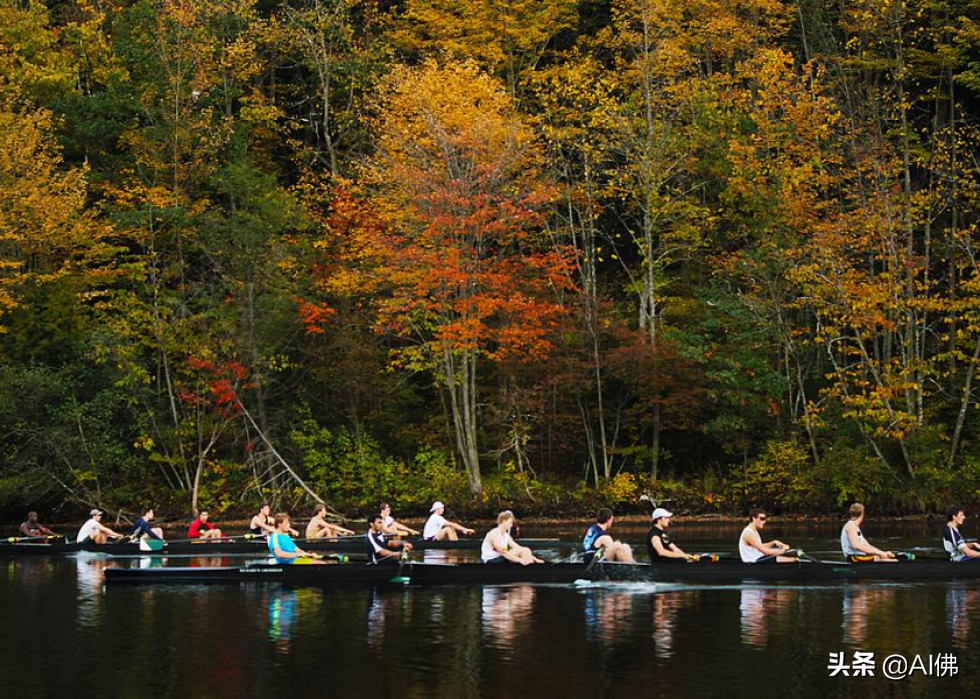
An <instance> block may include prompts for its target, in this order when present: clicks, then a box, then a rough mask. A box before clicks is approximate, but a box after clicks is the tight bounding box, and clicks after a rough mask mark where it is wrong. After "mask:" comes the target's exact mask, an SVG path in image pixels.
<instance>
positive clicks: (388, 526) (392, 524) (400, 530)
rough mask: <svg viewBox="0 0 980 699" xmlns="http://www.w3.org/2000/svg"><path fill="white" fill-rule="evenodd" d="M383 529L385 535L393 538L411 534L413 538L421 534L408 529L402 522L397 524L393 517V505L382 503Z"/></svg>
mask: <svg viewBox="0 0 980 699" xmlns="http://www.w3.org/2000/svg"><path fill="white" fill-rule="evenodd" d="M381 527H382V529H383V530H384V533H385V534H390V535H392V536H398V535H400V534H409V535H411V536H418V535H419V533H418V532H417V531H415V530H414V529H412V528H411V527H406V526H405V525H404V524H402V523H401V522H396V521H395V518H394V517H392V516H391V505H389V504H388V503H386V502H383V503H381Z"/></svg>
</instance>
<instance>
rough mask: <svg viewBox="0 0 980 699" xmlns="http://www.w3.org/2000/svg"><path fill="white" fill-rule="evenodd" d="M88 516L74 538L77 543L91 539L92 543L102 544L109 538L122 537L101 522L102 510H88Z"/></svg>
mask: <svg viewBox="0 0 980 699" xmlns="http://www.w3.org/2000/svg"><path fill="white" fill-rule="evenodd" d="M89 517H90V519H89V521H87V522H86V523H85V524H83V525H82V528H81V529H79V530H78V536H77V537H76V538H75V541H76V542H77V543H79V544H84V543H85V542H86V541H91V542H92V543H93V544H104V543H105V542H106V541H107V540H108V539H109V538H113V539H121V538H123V535H122V534H118V533H116V532H114V531H112V530H111V529H109V527H107V526H105V525H104V524H102V510H92V511H91V512H89Z"/></svg>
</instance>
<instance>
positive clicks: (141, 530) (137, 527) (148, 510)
mask: <svg viewBox="0 0 980 699" xmlns="http://www.w3.org/2000/svg"><path fill="white" fill-rule="evenodd" d="M152 521H153V508H152V507H144V508H143V516H142V517H140V518H139V519H138V520H136V521H135V522H133V531H131V532H130V533H129V535H130V536H131V537H134V536H136V537H139V538H140V539H154V540H155V541H163V529H161V528H160V527H151V526H150V522H152Z"/></svg>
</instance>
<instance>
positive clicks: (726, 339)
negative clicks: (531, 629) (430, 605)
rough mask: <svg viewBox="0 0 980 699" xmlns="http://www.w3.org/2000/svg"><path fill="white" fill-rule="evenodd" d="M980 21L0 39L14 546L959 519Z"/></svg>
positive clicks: (701, 16) (215, 22) (204, 9)
mask: <svg viewBox="0 0 980 699" xmlns="http://www.w3.org/2000/svg"><path fill="white" fill-rule="evenodd" d="M978 96H980V2H978V0H838V1H834V2H832V1H831V0H795V1H790V0H492V1H491V0H282V1H271V0H47V2H42V1H41V0H0V143H2V147H0V511H2V512H4V513H9V514H10V516H13V513H14V512H19V511H20V509H22V508H24V507H34V508H45V509H46V510H47V511H55V512H60V513H63V514H65V515H66V516H67V515H70V514H72V513H77V512H80V511H83V510H87V509H88V508H89V507H93V506H98V507H100V508H104V509H106V510H108V511H109V512H110V513H115V514H116V515H117V516H123V517H125V516H132V513H133V512H135V510H136V509H137V508H138V506H139V505H141V504H144V503H154V504H156V506H157V511H161V510H163V511H166V512H169V513H170V514H172V515H181V516H184V515H190V514H192V513H196V512H197V511H199V510H200V509H201V508H204V507H206V508H208V509H209V510H210V511H211V512H212V513H219V514H220V513H234V512H242V511H245V510H248V509H250V508H252V507H255V506H256V505H257V504H258V503H260V502H264V501H271V502H273V503H274V504H275V505H276V506H277V507H279V506H281V507H288V508H297V507H299V508H304V509H305V508H306V507H307V506H308V505H309V504H310V503H311V502H313V501H322V502H326V503H327V504H328V505H329V506H330V507H331V508H332V509H333V510H334V511H336V512H338V513H343V514H354V513H358V512H361V511H363V510H364V509H365V508H374V507H375V506H376V504H377V503H378V502H379V501H381V500H386V501H389V502H391V503H393V504H394V506H395V508H396V511H400V512H402V513H422V512H425V511H427V509H428V503H429V502H431V501H432V500H434V499H441V500H445V501H448V502H449V503H450V506H451V507H453V508H456V509H457V510H459V511H469V512H474V513H478V512H489V511H491V510H493V509H494V508H497V507H499V506H501V505H503V504H507V505H513V506H515V507H518V508H520V511H521V512H525V513H528V512H534V513H582V512H586V511H588V510H589V509H591V508H594V507H595V506H596V505H597V504H600V503H602V504H611V505H613V506H616V507H619V508H629V507H633V506H635V504H636V502H637V499H638V497H639V496H640V495H641V494H643V493H647V494H649V495H650V496H651V497H653V498H656V499H658V500H663V501H666V502H672V503H674V505H673V506H675V507H680V508H685V509H686V511H691V512H737V511H740V510H741V509H742V508H745V507H747V506H749V505H751V504H759V505H764V506H767V507H774V508H779V509H780V510H785V511H794V512H835V511H838V510H840V509H841V506H842V505H843V504H845V503H848V502H850V501H852V500H855V499H859V500H862V501H864V502H866V503H867V504H868V505H869V507H870V508H871V509H872V510H873V511H877V512H892V513H900V512H923V511H929V510H931V509H934V508H938V507H945V506H946V505H948V504H950V502H951V501H952V500H956V501H960V502H963V503H965V504H969V503H980V394H978V388H980V387H978V384H980V376H977V368H978V365H980V230H978V214H980V209H978V207H980V160H978V155H980V119H978V117H980V111H978V110H980V101H978Z"/></svg>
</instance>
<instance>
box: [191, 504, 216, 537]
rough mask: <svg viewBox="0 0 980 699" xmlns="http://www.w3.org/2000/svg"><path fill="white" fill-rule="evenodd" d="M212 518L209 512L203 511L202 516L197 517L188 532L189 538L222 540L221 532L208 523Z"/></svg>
mask: <svg viewBox="0 0 980 699" xmlns="http://www.w3.org/2000/svg"><path fill="white" fill-rule="evenodd" d="M210 516H211V515H210V513H209V512H208V511H207V510H201V514H199V515H198V516H197V519H195V520H194V521H193V522H191V526H190V528H189V529H188V530H187V538H188V539H220V538H221V537H222V534H221V530H220V529H218V528H217V527H216V526H214V525H213V524H211V523H210V522H209V521H208V517H210Z"/></svg>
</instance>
